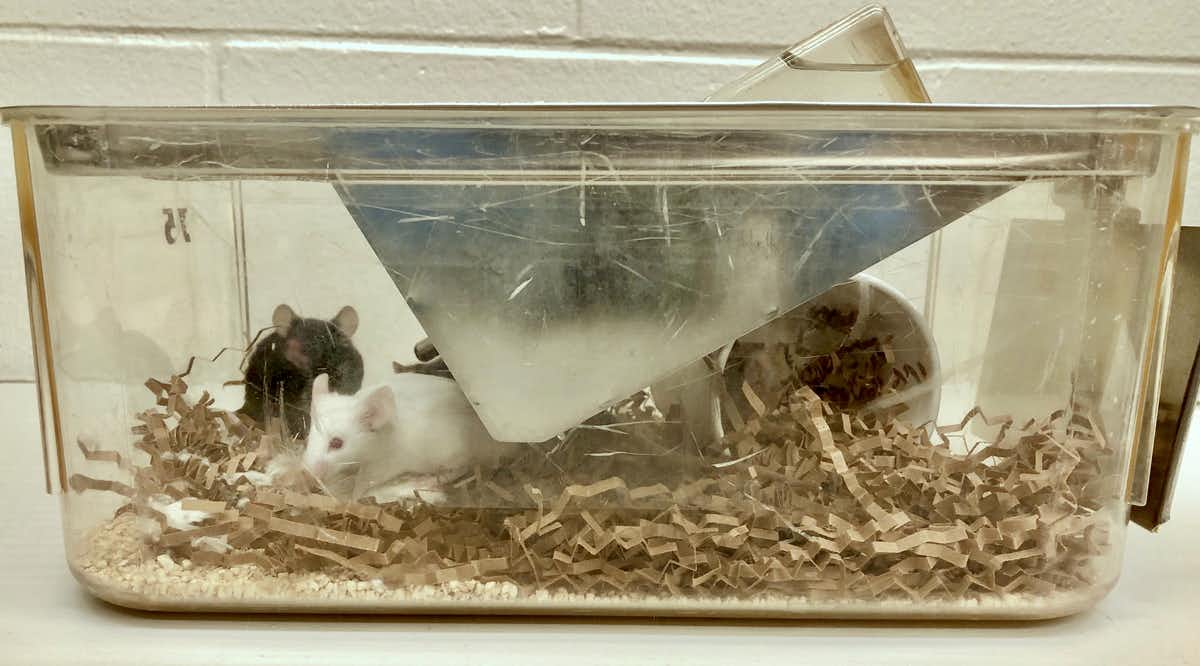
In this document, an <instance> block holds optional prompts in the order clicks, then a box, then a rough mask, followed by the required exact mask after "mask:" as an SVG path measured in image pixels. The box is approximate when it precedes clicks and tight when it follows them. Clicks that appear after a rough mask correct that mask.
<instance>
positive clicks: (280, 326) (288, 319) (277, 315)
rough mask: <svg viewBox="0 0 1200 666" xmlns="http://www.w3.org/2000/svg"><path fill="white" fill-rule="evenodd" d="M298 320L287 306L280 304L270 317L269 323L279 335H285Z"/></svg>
mask: <svg viewBox="0 0 1200 666" xmlns="http://www.w3.org/2000/svg"><path fill="white" fill-rule="evenodd" d="M299 318H300V317H298V316H296V313H295V312H293V311H292V309H291V308H289V307H288V306H287V305H283V304H280V305H279V307H277V308H275V312H274V314H272V315H271V323H272V324H275V330H276V331H277V332H278V333H279V334H280V335H287V332H288V329H289V328H291V327H292V322H294V321H296V320H297V319H299Z"/></svg>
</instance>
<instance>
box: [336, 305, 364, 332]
mask: <svg viewBox="0 0 1200 666" xmlns="http://www.w3.org/2000/svg"><path fill="white" fill-rule="evenodd" d="M332 321H333V325H334V326H337V327H338V330H340V331H341V332H342V333H345V334H346V337H348V338H349V337H352V336H353V335H354V332H355V331H357V330H358V312H357V311H356V310H355V309H354V308H353V307H351V306H349V305H347V306H346V307H344V308H342V309H341V310H338V313H337V314H336V315H334V316H333V320H332Z"/></svg>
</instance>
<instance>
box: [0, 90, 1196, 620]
mask: <svg viewBox="0 0 1200 666" xmlns="http://www.w3.org/2000/svg"><path fill="white" fill-rule="evenodd" d="M1195 119H1196V111H1195V110H1191V109H1168V108H1008V107H945V106H928V105H894V106H861V105H860V106H835V105H804V104H786V103H774V104H692V105H629V106H507V107H483V106H446V107H393V108H308V109H282V108H281V109H269V108H263V109H186V108H179V109H120V108H17V109H7V110H5V112H4V120H5V121H6V122H8V123H10V124H11V125H12V128H13V132H14V137H15V139H14V141H15V147H16V164H17V175H18V189H19V194H20V200H21V216H22V217H21V220H22V231H23V237H24V242H25V257H26V269H27V276H28V284H29V294H30V303H31V315H32V321H33V324H34V326H33V329H34V338H35V347H36V353H37V367H38V378H39V389H40V392H41V406H42V423H43V434H44V443H45V451H46V461H47V485H48V487H50V488H51V489H53V490H61V491H62V492H63V497H64V502H63V511H64V525H65V529H66V532H67V544H68V553H67V556H68V559H69V562H70V566H71V569H72V571H73V572H74V573H75V575H76V576H77V577H78V578H79V579H80V581H82V582H83V584H84V585H86V586H87V587H88V589H90V590H91V591H92V592H93V593H94V594H96V595H97V596H100V597H102V598H104V599H107V600H109V601H113V602H115V603H119V604H123V605H128V606H134V607H139V608H149V609H178V610H253V611H263V610H287V611H300V612H310V611H330V610H343V611H354V612H437V613H446V612H452V613H475V612H488V613H493V612H503V613H537V614H545V613H587V614H596V613H608V614H645V615H649V614H654V615H666V614H679V615H692V616H841V617H897V618H913V617H944V618H950V617H955V618H968V617H972V618H974V617H992V618H1032V617H1048V616H1056V615H1063V614H1067V613H1071V612H1075V611H1078V610H1080V609H1083V608H1085V607H1087V606H1089V605H1090V604H1092V603H1094V602H1095V601H1096V600H1097V599H1099V598H1100V597H1101V596H1103V595H1104V594H1105V592H1106V591H1107V590H1108V589H1110V587H1111V586H1112V585H1113V583H1114V582H1115V581H1116V579H1117V576H1118V573H1119V570H1120V562H1121V552H1122V547H1123V540H1124V533H1125V525H1126V519H1127V515H1128V512H1129V507H1130V505H1131V504H1137V503H1139V502H1141V501H1142V500H1143V499H1144V498H1143V497H1142V495H1144V492H1145V485H1146V481H1145V478H1144V475H1145V473H1146V472H1144V471H1143V470H1144V469H1145V467H1146V465H1145V464H1144V462H1145V461H1146V460H1148V458H1147V456H1149V455H1150V451H1149V450H1148V448H1147V446H1146V445H1144V444H1142V442H1147V441H1151V440H1152V439H1153V438H1152V436H1150V435H1152V429H1153V427H1154V423H1153V422H1152V421H1149V420H1148V419H1147V418H1146V416H1145V414H1146V410H1145V409H1144V407H1145V405H1148V404H1153V403H1154V401H1155V400H1156V399H1157V393H1156V391H1157V380H1158V377H1159V375H1160V373H1161V368H1160V367H1157V366H1158V365H1159V362H1158V361H1157V359H1159V358H1160V354H1159V353H1158V352H1157V351H1156V346H1157V345H1158V344H1159V343H1160V340H1161V338H1162V336H1163V335H1164V327H1165V323H1164V312H1165V309H1166V305H1167V304H1166V303H1165V294H1167V293H1169V288H1170V285H1171V275H1172V264H1173V260H1174V253H1175V245H1176V242H1177V238H1178V231H1179V226H1180V219H1179V216H1180V211H1181V203H1182V201H1181V200H1182V196H1183V179H1184V173H1185V165H1186V163H1187V153H1188V137H1189V132H1191V131H1192V129H1193V124H1192V123H1194V122H1195ZM934 233H937V234H939V242H938V243H937V244H930V243H927V242H920V241H922V240H924V239H927V238H928V237H929V236H930V234H934Z"/></svg>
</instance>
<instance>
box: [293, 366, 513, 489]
mask: <svg viewBox="0 0 1200 666" xmlns="http://www.w3.org/2000/svg"><path fill="white" fill-rule="evenodd" d="M311 416H312V428H311V430H310V432H309V435H308V442H307V443H306V445H305V448H304V458H303V462H304V466H305V467H306V468H308V470H309V471H310V472H312V474H313V476H315V477H317V478H318V479H320V480H321V482H322V483H324V484H325V486H326V488H327V489H328V490H329V492H330V493H332V494H334V495H337V496H340V497H347V498H349V499H360V498H363V497H376V498H377V499H378V500H379V501H391V500H394V499H400V498H413V497H414V495H413V492H412V491H413V490H423V491H431V492H430V493H429V494H431V495H435V496H436V495H438V494H439V493H437V491H436V489H437V488H438V486H439V485H440V483H443V482H445V481H448V480H450V479H451V478H452V477H454V476H457V475H458V474H460V473H462V472H465V471H467V470H469V469H471V468H472V467H474V466H476V465H481V466H484V467H487V466H494V465H496V464H498V463H499V460H500V459H501V457H504V456H506V455H510V454H512V453H514V452H515V451H514V449H515V446H516V445H514V444H506V443H501V442H497V441H495V440H494V439H492V437H491V436H490V435H489V434H488V432H487V430H486V429H485V428H484V426H483V423H482V422H480V420H479V417H478V416H476V415H475V410H474V409H472V408H471V404H470V403H469V402H468V401H467V397H466V396H465V395H463V393H462V391H461V390H460V389H459V388H458V384H456V383H455V382H454V381H452V380H449V379H444V378H441V377H435V376H432V375H424V374H416V373H401V374H396V375H393V376H392V377H391V378H390V379H389V380H388V382H387V383H385V384H382V385H378V386H374V387H366V388H363V389H362V390H361V391H359V392H358V393H356V394H355V395H340V394H337V393H332V392H330V390H329V377H328V376H326V375H319V376H318V377H317V378H316V379H315V380H314V381H313V388H312V406H311ZM425 495H426V493H422V497H425Z"/></svg>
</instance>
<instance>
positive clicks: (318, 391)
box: [312, 373, 329, 402]
mask: <svg viewBox="0 0 1200 666" xmlns="http://www.w3.org/2000/svg"><path fill="white" fill-rule="evenodd" d="M328 394H329V375H327V374H325V373H321V374H319V375H317V378H316V379H314V380H313V388H312V399H313V402H316V401H317V398H320V397H321V396H323V395H328Z"/></svg>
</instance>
